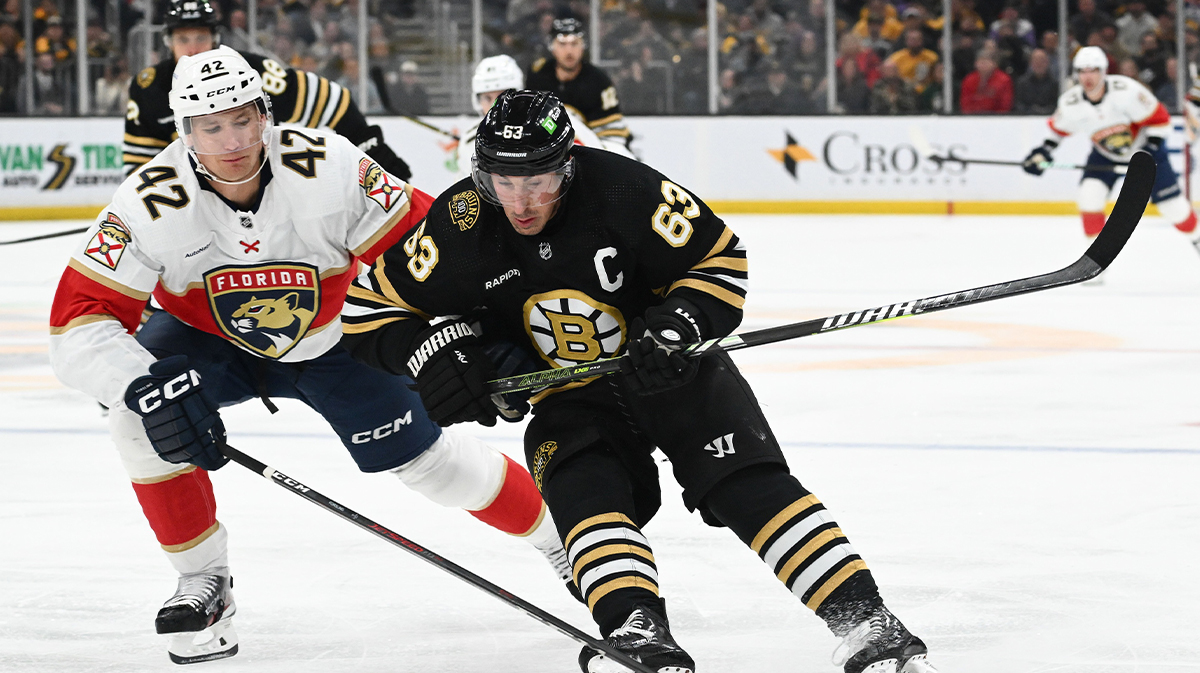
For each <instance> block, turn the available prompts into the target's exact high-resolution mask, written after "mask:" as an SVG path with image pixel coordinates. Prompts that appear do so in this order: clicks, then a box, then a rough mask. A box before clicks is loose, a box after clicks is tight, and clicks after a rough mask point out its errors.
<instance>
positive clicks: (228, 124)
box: [183, 102, 271, 155]
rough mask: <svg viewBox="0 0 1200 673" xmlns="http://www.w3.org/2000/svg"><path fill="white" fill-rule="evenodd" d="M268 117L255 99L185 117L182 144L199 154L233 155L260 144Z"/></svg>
mask: <svg viewBox="0 0 1200 673" xmlns="http://www.w3.org/2000/svg"><path fill="white" fill-rule="evenodd" d="M270 124H271V120H270V117H268V116H267V115H266V114H264V112H263V111H262V109H261V106H260V105H259V104H258V103H257V102H251V103H247V104H245V105H242V106H240V107H236V108H233V109H231V110H222V111H221V112H214V113H212V114H207V115H200V116H197V117H188V118H186V119H185V120H184V141H183V142H184V144H185V145H187V146H188V148H189V149H191V150H192V151H193V152H195V153H196V154H198V155H218V154H234V153H237V152H242V151H245V150H248V149H250V148H252V147H254V146H256V145H262V143H263V138H264V137H265V136H266V134H267V133H268V132H269V131H270Z"/></svg>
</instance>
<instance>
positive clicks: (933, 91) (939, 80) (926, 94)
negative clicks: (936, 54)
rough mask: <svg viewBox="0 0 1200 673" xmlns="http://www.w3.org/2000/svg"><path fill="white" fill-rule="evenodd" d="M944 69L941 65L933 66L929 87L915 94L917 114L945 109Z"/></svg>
mask: <svg viewBox="0 0 1200 673" xmlns="http://www.w3.org/2000/svg"><path fill="white" fill-rule="evenodd" d="M945 92H946V67H945V66H944V65H943V64H942V63H940V62H939V63H935V64H933V77H932V79H931V80H930V82H929V86H927V87H925V90H924V91H922V92H921V93H919V94H917V111H918V112H941V111H942V110H944V109H945V107H944V106H945V98H944V96H945Z"/></svg>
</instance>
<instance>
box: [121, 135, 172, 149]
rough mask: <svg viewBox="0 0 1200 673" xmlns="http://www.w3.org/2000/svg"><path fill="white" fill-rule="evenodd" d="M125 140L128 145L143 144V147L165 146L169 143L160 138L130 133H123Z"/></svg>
mask: <svg viewBox="0 0 1200 673" xmlns="http://www.w3.org/2000/svg"><path fill="white" fill-rule="evenodd" d="M125 142H127V143H129V144H130V145H143V146H145V147H166V146H167V145H170V144H171V143H169V142H167V141H166V140H163V139H162V138H151V137H150V136H135V135H133V134H132V133H126V134H125Z"/></svg>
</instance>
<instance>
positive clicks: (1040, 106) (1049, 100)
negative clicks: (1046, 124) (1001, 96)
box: [1013, 49, 1059, 115]
mask: <svg viewBox="0 0 1200 673" xmlns="http://www.w3.org/2000/svg"><path fill="white" fill-rule="evenodd" d="M1058 93H1059V91H1058V80H1057V79H1055V78H1054V77H1051V76H1050V57H1049V56H1048V55H1047V54H1046V52H1045V51H1044V50H1042V49H1034V50H1033V53H1032V54H1030V55H1029V70H1028V71H1026V73H1025V74H1024V75H1022V76H1021V78H1020V79H1018V80H1017V86H1016V92H1015V95H1014V100H1013V108H1014V110H1015V111H1016V112H1017V113H1018V114H1025V115H1049V114H1053V113H1054V109H1055V108H1056V107H1058Z"/></svg>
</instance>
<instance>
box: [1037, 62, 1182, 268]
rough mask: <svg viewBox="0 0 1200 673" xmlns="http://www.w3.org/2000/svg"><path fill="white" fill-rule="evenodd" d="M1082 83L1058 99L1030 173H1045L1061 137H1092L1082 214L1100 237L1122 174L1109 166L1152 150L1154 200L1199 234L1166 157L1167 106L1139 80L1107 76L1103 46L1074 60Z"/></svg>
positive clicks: (1085, 227)
mask: <svg viewBox="0 0 1200 673" xmlns="http://www.w3.org/2000/svg"><path fill="white" fill-rule="evenodd" d="M1072 65H1073V66H1074V69H1075V74H1076V76H1077V77H1078V79H1079V83H1078V84H1076V85H1075V86H1073V87H1071V88H1070V89H1067V91H1066V92H1065V93H1063V95H1062V96H1060V97H1059V99H1058V108H1057V109H1056V110H1055V111H1054V115H1053V116H1051V117H1050V122H1049V124H1050V131H1051V137H1049V138H1047V139H1046V141H1045V142H1043V143H1042V144H1041V145H1040V146H1038V147H1036V148H1034V150H1033V151H1031V152H1030V153H1029V156H1027V157H1026V158H1025V164H1024V168H1025V171H1026V172H1028V173H1031V174H1033V175H1041V174H1042V172H1043V168H1042V164H1043V163H1047V162H1049V161H1051V155H1052V152H1053V151H1054V149H1055V148H1056V147H1058V141H1059V139H1061V138H1063V137H1065V136H1069V135H1072V134H1075V133H1083V134H1087V135H1088V136H1089V137H1090V138H1091V140H1092V152H1091V154H1090V155H1088V158H1087V165H1088V166H1097V167H1099V168H1098V169H1088V170H1085V171H1084V172H1083V179H1082V180H1081V181H1080V183H1079V196H1078V204H1079V212H1080V214H1081V215H1082V216H1083V232H1084V233H1085V234H1086V235H1087V236H1088V238H1095V237H1096V235H1097V234H1099V233H1100V230H1101V229H1102V228H1104V206H1105V204H1106V202H1107V200H1108V193H1109V191H1111V190H1112V187H1113V185H1114V184H1116V181H1117V178H1118V177H1119V175H1118V173H1116V172H1114V171H1112V170H1105V168H1106V167H1108V166H1120V165H1125V164H1128V163H1129V158H1130V157H1131V156H1133V153H1134V152H1136V151H1137V150H1140V149H1145V150H1146V151H1147V152H1149V153H1150V154H1151V155H1152V156H1153V157H1154V160H1155V163H1157V165H1158V174H1157V177H1156V179H1155V183H1154V192H1153V193H1152V194H1151V196H1150V200H1151V201H1152V202H1153V203H1155V204H1158V211H1159V212H1160V213H1162V215H1163V217H1165V218H1167V219H1168V220H1170V221H1171V223H1172V224H1174V225H1175V228H1176V229H1178V230H1179V231H1181V232H1183V233H1185V234H1188V235H1190V236H1192V237H1193V239H1192V240H1193V244H1197V245H1200V242H1198V239H1196V238H1195V236H1196V214H1195V212H1194V211H1193V210H1192V204H1191V203H1189V202H1188V200H1187V198H1186V197H1185V196H1184V195H1183V190H1182V189H1180V187H1179V178H1178V176H1176V174H1175V169H1173V168H1172V167H1171V163H1170V161H1169V160H1168V158H1167V149H1166V147H1165V144H1166V136H1167V133H1169V132H1170V130H1171V116H1170V115H1169V114H1168V113H1167V109H1166V108H1165V107H1164V106H1163V104H1162V103H1160V102H1159V101H1158V99H1157V98H1155V97H1154V95H1153V94H1151V93H1150V91H1149V90H1147V89H1146V87H1144V86H1142V84H1141V83H1140V82H1138V81H1137V80H1134V79H1130V78H1129V77H1124V76H1122V75H1105V71H1106V69H1107V68H1108V57H1107V56H1106V55H1105V54H1104V50H1102V49H1101V48H1100V47H1084V48H1083V49H1080V50H1079V51H1078V52H1077V53H1076V54H1075V59H1074V61H1073V62H1072Z"/></svg>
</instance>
